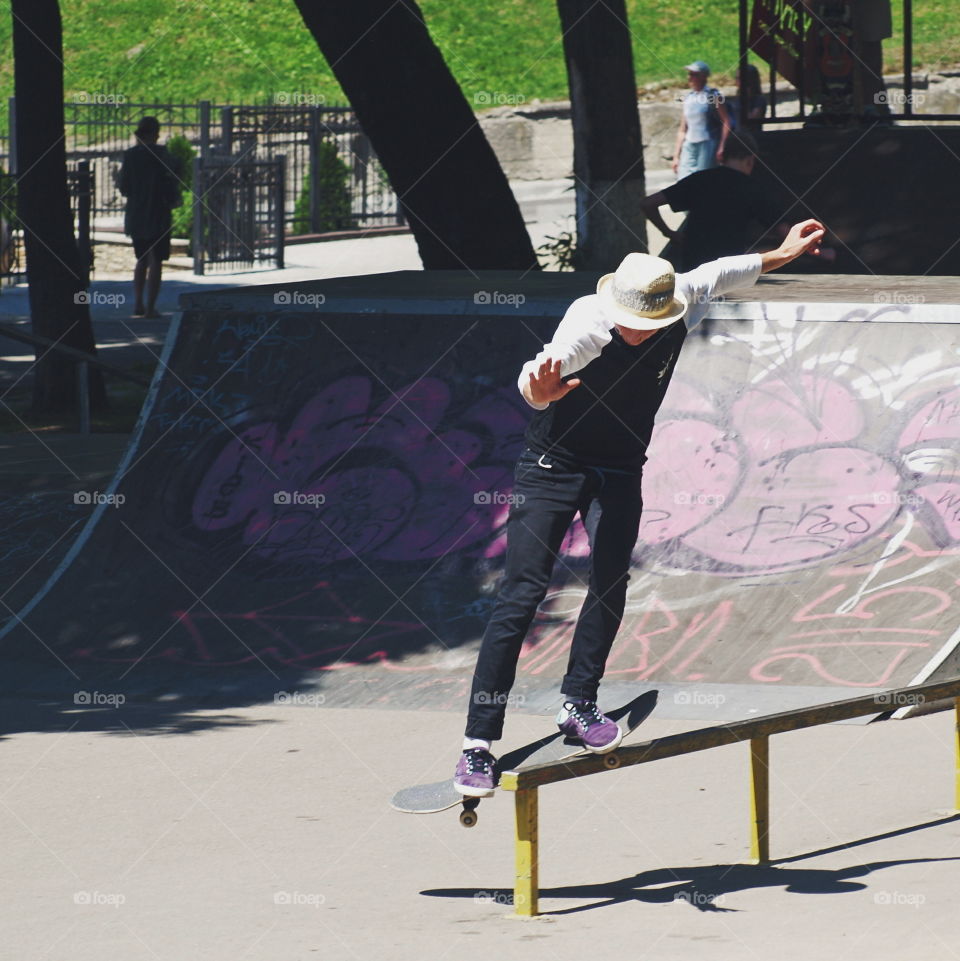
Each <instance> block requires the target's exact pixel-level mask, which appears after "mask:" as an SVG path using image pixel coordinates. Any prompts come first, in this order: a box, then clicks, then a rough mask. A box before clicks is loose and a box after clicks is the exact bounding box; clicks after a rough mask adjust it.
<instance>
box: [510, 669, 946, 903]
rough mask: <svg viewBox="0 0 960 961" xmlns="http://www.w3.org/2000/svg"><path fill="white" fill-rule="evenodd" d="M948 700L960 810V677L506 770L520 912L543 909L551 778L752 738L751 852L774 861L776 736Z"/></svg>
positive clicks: (554, 780) (759, 859) (561, 778)
mask: <svg viewBox="0 0 960 961" xmlns="http://www.w3.org/2000/svg"><path fill="white" fill-rule="evenodd" d="M946 699H953V700H954V702H955V703H954V707H955V720H956V725H955V737H954V743H953V755H954V756H953V758H952V761H953V765H954V775H955V784H956V787H955V797H954V801H953V803H954V806H955V807H957V808H960V677H955V678H952V679H951V680H949V681H938V682H936V683H932V684H921V685H917V686H915V687H904V688H899V689H897V690H892V691H884V692H882V694H881V693H876V694H871V695H869V696H865V697H855V698H850V699H849V700H846V701H834V702H832V703H830V704H820V705H817V706H814V707H805V708H798V709H797V710H794V711H784V712H783V713H780V714H769V715H767V716H765V717H758V718H753V719H751V720H749V721H736V722H734V723H732V724H719V725H717V726H716V727H707V728H700V729H698V730H696V731H686V732H684V733H682V734H671V735H668V736H667V737H658V738H654V739H653V740H651V741H645V742H644V743H642V744H632V745H628V746H626V747H619V748H617V749H616V750H615V751H612V752H610V753H609V754H593V755H588V756H580V757H576V758H573V759H570V760H566V761H556V762H552V763H548V764H532V765H530V767H526V768H521V769H519V770H516V771H505V772H503V773H502V774H501V776H500V787H501V788H503V789H504V790H506V791H514V792H515V794H516V797H515V799H514V800H515V816H516V845H515V847H516V850H515V861H516V875H515V882H514V896H513V903H514V910H515V911H516V913H517V914H519V915H524V916H528V917H529V916H534V915H536V914H538V913H539V900H538V899H539V879H538V829H539V826H538V820H539V819H538V803H537V789H538V788H541V787H543V786H544V785H546V784H555V783H557V782H558V781H567V780H569V779H571V778H576V777H585V776H586V775H589V774H599V773H600V772H601V771H612V770H619V769H620V768H625V767H631V766H632V765H634V764H646V763H648V762H650V761H659V760H662V759H664V758H668V757H679V756H680V755H682V754H693V753H694V752H696V751H706V750H709V749H710V748H714V747H722V746H723V745H726V744H737V743H741V742H747V743H749V746H750V808H751V810H750V851H751V856H752V858H753V860H754V861H756V862H758V863H765V862H768V861H769V860H770V789H769V785H770V777H769V770H770V755H769V739H770V737H771V735H773V734H782V733H784V732H786V731H799V730H801V729H803V728H808V727H816V726H818V725H821V724H830V723H832V722H834V721H845V720H849V719H850V718H855V717H864V716H867V715H870V714H880V713H884V712H886V711H889V710H890V709H891V707H901V706H903V705H914V704H933V703H934V702H936V701H942V700H946ZM890 763H892V762H891V761H889V760H888V761H887V762H886V763H885V765H884V769H885V771H889V767H890Z"/></svg>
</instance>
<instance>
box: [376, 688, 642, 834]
mask: <svg viewBox="0 0 960 961" xmlns="http://www.w3.org/2000/svg"><path fill="white" fill-rule="evenodd" d="M656 703H657V692H656V691H646V692H645V693H643V694H640V695H639V696H638V697H635V698H634V699H633V700H632V701H630V702H628V703H627V704H624V705H623V706H622V707H618V708H617V709H616V710H613V711H606V712H605V713H606V715H607V717H609V718H612V719H613V720H614V721H617V722H620V721H624V723H623V724H621V728H622V729H623V740H624V741H625V740H626V739H627V738H628V737H629V736H630V735H631V734H632V733H633V732H634V731H635V730H636V729H637V728H638V727H639V726H640V725H641V724H642V723H643V722H644V721H645V720H646V719H647V718H648V717H649V716H650V713H651V712H652V711H653V709H654V707H655V706H656ZM621 743H623V742H622V741H621ZM588 753H590V752H589V751H587V750H586V749H585V748H584V747H583V745H582V744H581V743H580V742H579V741H575V740H571V739H570V738H567V737H565V736H564V735H563V734H561V733H560V732H559V731H555V732H554V733H553V734H548V735H547V736H546V737H542V738H540V740H538V741H532V742H531V743H529V744H524V745H523V747H518V748H515V749H514V750H513V751H510V752H509V753H508V754H504V755H503V757H501V758H499V759H498V760H497V766H496V774H497V780H498V781H499V779H500V774H501V773H502V772H503V771H515V770H518V769H522V768H523V767H527V766H529V765H531V764H545V763H548V762H550V761H565V760H566V759H567V758H572V757H578V756H579V755H581V754H588ZM616 754H617V752H616V750H613V751H610V752H609V753H608V754H604V755H603V757H604V758H605V759H606V764H607V766H608V767H616V766H617V765H618V764H619V761H618V759H617V757H616ZM482 800H484V799H483V798H479V797H468V796H466V795H464V794H461V793H460V792H459V791H458V790H457V789H456V788H455V787H454V786H453V778H448V779H447V780H446V781H436V782H435V783H433V784H417V785H414V786H413V787H407V788H404V789H403V790H402V791H397V793H396V794H394V796H393V797H392V798H391V799H390V806H391V807H392V808H394V810H397V811H403V813H404V814H439V813H440V811H447V810H449V809H450V808H453V807H456V806H457V805H458V804H459V805H461V807H462V810H461V812H460V823H461V824H462V825H463V826H464V827H465V828H472V827H473V826H474V825H475V824H476V823H477V807H478V806H479V804H480V802H481V801H482Z"/></svg>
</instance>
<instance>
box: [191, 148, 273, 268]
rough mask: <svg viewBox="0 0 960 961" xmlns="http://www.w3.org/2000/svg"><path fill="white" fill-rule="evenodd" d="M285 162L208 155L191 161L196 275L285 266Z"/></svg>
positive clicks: (249, 157) (250, 157)
mask: <svg viewBox="0 0 960 961" xmlns="http://www.w3.org/2000/svg"><path fill="white" fill-rule="evenodd" d="M285 182H286V158H285V157H284V156H283V155H282V154H281V155H280V156H277V157H274V158H272V159H270V160H257V159H256V158H255V157H253V156H249V155H248V156H239V157H237V156H232V155H228V154H224V155H219V156H218V155H212V156H208V157H206V158H203V157H197V158H196V159H195V160H194V162H193V185H194V221H193V262H194V273H197V274H203V273H206V272H207V270H209V269H210V268H211V267H212V268H215V269H219V270H249V269H251V268H253V267H257V266H263V265H265V264H270V265H271V266H274V267H283V239H284V229H283V211H284V185H285Z"/></svg>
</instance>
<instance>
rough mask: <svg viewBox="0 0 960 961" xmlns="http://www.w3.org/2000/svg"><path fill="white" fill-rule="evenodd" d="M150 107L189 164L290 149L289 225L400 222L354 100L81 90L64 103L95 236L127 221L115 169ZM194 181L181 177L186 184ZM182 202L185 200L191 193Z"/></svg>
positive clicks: (4, 152) (12, 112) (334, 227)
mask: <svg viewBox="0 0 960 961" xmlns="http://www.w3.org/2000/svg"><path fill="white" fill-rule="evenodd" d="M144 116H155V117H156V118H157V119H158V120H159V122H160V126H161V142H166V143H168V144H169V142H170V140H171V139H174V138H176V139H177V140H178V144H177V148H178V151H179V155H180V157H181V160H183V161H185V162H184V163H183V167H184V169H188V168H191V167H192V159H193V157H194V156H196V157H200V158H201V159H203V160H208V159H210V158H212V157H224V156H226V157H233V158H239V157H244V158H245V159H248V160H255V161H257V162H261V163H262V162H266V161H271V160H273V159H274V158H276V157H278V156H281V155H282V156H284V157H285V158H286V160H285V173H284V191H283V193H284V206H283V224H284V228H285V232H286V233H287V234H288V235H305V234H326V233H332V232H336V231H342V230H353V229H362V228H371V227H396V226H402V225H403V224H404V218H403V212H402V209H401V207H400V204H399V201H398V199H397V196H396V194H395V193H394V192H393V190H392V188H391V187H390V184H389V182H388V180H387V177H386V174H385V172H384V170H383V167H382V166H381V164H380V162H379V161H378V160H377V157H376V155H375V154H374V152H373V150H372V148H371V145H370V141H369V139H368V138H367V136H366V135H365V134H364V132H363V131H362V129H361V128H360V125H359V123H358V122H357V119H356V115H355V114H354V112H353V110H352V109H351V108H350V107H346V106H340V105H326V104H324V105H320V104H316V105H313V104H311V105H302V104H299V103H289V104H269V105H248V104H233V105H217V104H213V103H211V102H210V101H200V102H198V103H193V104H158V103H128V102H126V101H125V100H122V99H120V100H114V99H110V100H105V99H104V100H102V101H101V100H99V99H97V98H93V99H76V100H72V101H69V102H67V103H65V104H64V123H65V134H66V145H67V158H68V163H70V164H71V165H74V166H76V165H77V164H80V163H85V164H87V165H88V169H89V172H90V176H91V178H92V186H91V190H90V236H91V244H94V243H95V242H96V238H95V232H96V231H113V232H120V231H122V229H123V211H124V206H125V199H124V197H123V196H122V195H121V193H120V191H119V188H118V186H117V175H118V173H119V170H120V165H121V163H122V162H123V154H124V152H125V151H126V150H127V149H128V148H129V147H131V146H132V145H133V143H134V140H133V131H134V128H135V127H136V125H137V123H138V122H139V120H140V119H141V118H142V117H144ZM15 117H16V102H15V100H14V98H11V99H10V101H9V104H8V118H7V129H8V131H9V133H7V134H3V135H0V167H2V168H3V169H4V170H6V171H7V172H8V173H13V172H15V171H14V170H13V168H14V167H15V160H14V152H15V146H14V143H13V140H14V138H13V131H15V129H16V120H15ZM188 189H189V188H188V185H187V184H186V183H185V184H184V190H185V193H187V191H188ZM186 202H187V204H188V205H189V197H187V199H186ZM175 222H176V223H178V224H182V226H181V228H180V229H181V231H182V234H181V235H182V236H184V237H187V238H188V239H190V237H191V233H192V231H191V229H190V224H189V217H188V218H186V219H185V220H184V219H183V218H178V219H177V220H176V221H175ZM176 235H177V231H175V236H176ZM0 240H2V237H0ZM21 254H22V251H21ZM21 261H22V256H21ZM22 266H23V265H22V263H21V264H20V268H21V269H22ZM18 275H19V274H18Z"/></svg>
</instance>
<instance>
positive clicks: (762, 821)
mask: <svg viewBox="0 0 960 961" xmlns="http://www.w3.org/2000/svg"><path fill="white" fill-rule="evenodd" d="M750 857H751V859H752V860H753V861H754V862H755V863H757V864H766V863H767V862H768V861H769V860H770V738H769V737H768V736H767V735H763V736H761V737H753V738H750Z"/></svg>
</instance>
